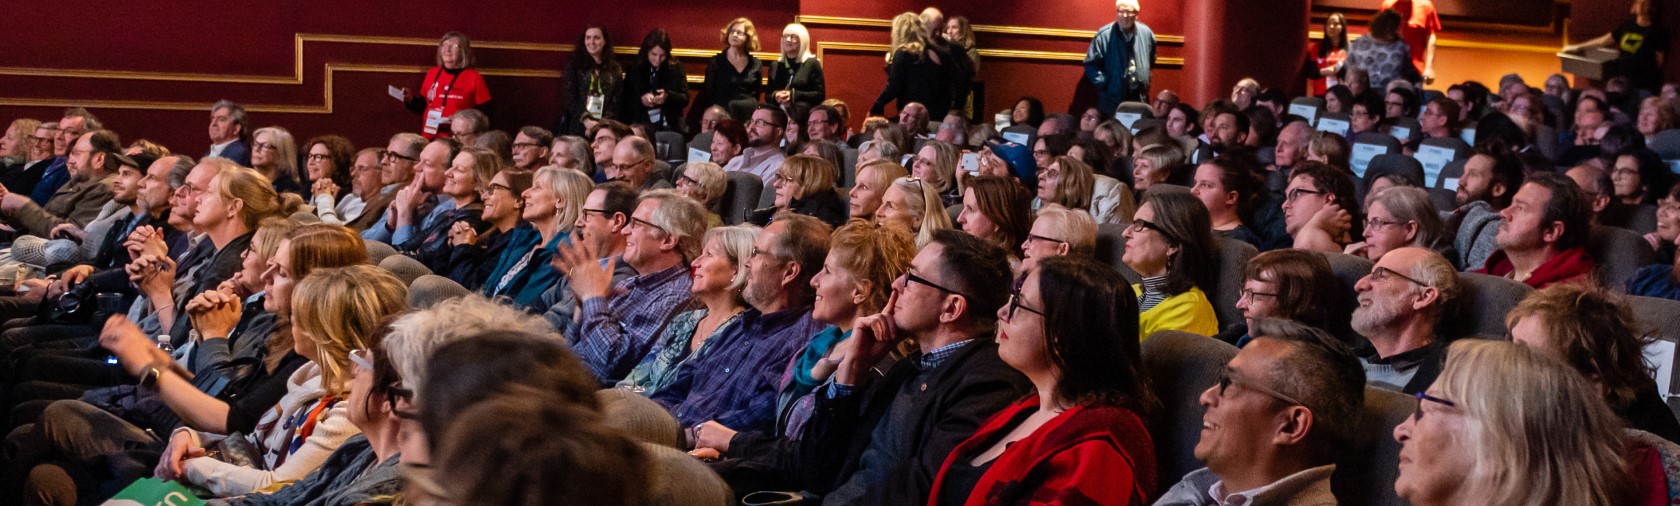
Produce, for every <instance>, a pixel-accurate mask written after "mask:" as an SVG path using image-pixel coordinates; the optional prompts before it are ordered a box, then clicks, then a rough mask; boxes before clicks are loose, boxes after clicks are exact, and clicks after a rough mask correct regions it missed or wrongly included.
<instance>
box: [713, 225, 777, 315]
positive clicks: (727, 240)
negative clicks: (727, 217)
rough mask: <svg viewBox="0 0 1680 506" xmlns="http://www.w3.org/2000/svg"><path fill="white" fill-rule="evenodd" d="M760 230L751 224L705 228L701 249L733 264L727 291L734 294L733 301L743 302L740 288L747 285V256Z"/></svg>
mask: <svg viewBox="0 0 1680 506" xmlns="http://www.w3.org/2000/svg"><path fill="white" fill-rule="evenodd" d="M761 230H763V229H760V228H758V227H755V226H752V225H733V226H728V227H717V228H714V229H711V230H707V231H706V238H705V240H704V241H702V244H704V245H705V247H704V248H702V249H703V250H706V251H711V252H713V253H715V254H718V255H722V256H723V258H725V259H727V260H729V263H732V264H735V277H733V278H730V279H729V291H730V292H731V293H733V294H734V296H735V302H745V300H743V299H741V290H742V289H744V288H746V287H747V258H750V257H752V250H753V240H755V239H757V238H758V233H759V232H760V231H761Z"/></svg>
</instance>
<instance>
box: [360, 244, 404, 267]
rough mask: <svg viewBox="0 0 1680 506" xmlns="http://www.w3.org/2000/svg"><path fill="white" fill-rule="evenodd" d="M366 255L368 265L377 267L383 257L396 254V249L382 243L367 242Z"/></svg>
mask: <svg viewBox="0 0 1680 506" xmlns="http://www.w3.org/2000/svg"><path fill="white" fill-rule="evenodd" d="M367 254H368V263H369V264H373V265H379V262H381V261H384V260H385V257H388V256H391V255H395V254H397V249H396V248H393V247H391V245H390V244H386V243H383V242H379V241H367Z"/></svg>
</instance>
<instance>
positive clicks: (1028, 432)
mask: <svg viewBox="0 0 1680 506" xmlns="http://www.w3.org/2000/svg"><path fill="white" fill-rule="evenodd" d="M1052 291H1054V292H1055V293H1056V295H1055V296H1054V297H1051V296H1049V295H1050V292H1052ZM1136 304H1137V299H1136V297H1135V296H1134V295H1133V294H1131V293H1130V292H1129V291H1128V290H1126V286H1125V278H1122V277H1120V274H1119V273H1118V272H1115V271H1114V269H1111V268H1109V267H1108V266H1105V265H1102V264H1100V263H1097V262H1096V261H1093V260H1090V259H1082V258H1054V259H1049V260H1046V261H1044V262H1042V263H1040V264H1038V266H1037V267H1035V268H1034V269H1032V270H1031V271H1028V272H1027V274H1026V276H1024V277H1022V278H1021V281H1019V282H1017V283H1016V287H1015V288H1014V289H1013V290H1012V291H1011V292H1010V295H1009V303H1008V304H1006V305H1004V307H1003V308H1000V309H998V315H997V318H998V327H999V328H998V341H999V343H998V356H999V358H1001V359H1002V360H1003V362H1004V363H1005V364H1008V365H1009V366H1010V367H1011V368H1013V369H1015V370H1016V371H1019V372H1020V373H1021V374H1022V375H1024V376H1026V377H1027V379H1028V380H1029V381H1031V382H1032V385H1033V390H1034V392H1033V394H1031V395H1028V396H1027V397H1025V398H1023V399H1020V400H1018V401H1017V402H1015V403H1014V404H1013V405H1010V406H1008V407H1006V408H1004V409H1003V410H1001V411H999V412H998V413H997V414H994V415H992V416H991V417H990V418H988V419H987V420H986V422H985V423H983V424H981V425H980V428H979V430H978V431H976V432H975V433H974V435H973V436H970V437H969V438H968V439H967V440H966V441H964V442H962V443H961V444H958V445H957V447H956V448H955V449H953V450H951V453H950V456H949V457H947V458H946V459H945V463H944V465H943V466H942V467H941V468H940V469H939V473H938V475H937V476H936V478H935V480H934V482H933V489H932V493H931V494H930V500H929V503H930V504H968V503H969V502H972V501H973V500H975V499H982V500H984V501H1003V502H1013V501H1025V500H1029V498H1030V500H1031V501H1048V502H1056V501H1060V500H1082V501H1093V502H1097V503H1101V504H1136V505H1142V504H1144V498H1145V497H1147V496H1148V495H1149V493H1148V492H1147V491H1149V490H1152V489H1153V488H1154V487H1155V470H1154V467H1155V466H1154V462H1155V445H1154V443H1153V442H1151V441H1150V439H1149V437H1148V430H1147V429H1146V427H1147V422H1146V421H1145V418H1144V416H1145V414H1146V413H1149V412H1150V410H1151V409H1152V408H1153V407H1154V404H1155V400H1154V399H1153V397H1152V396H1151V395H1150V393H1149V389H1148V385H1146V384H1145V382H1144V375H1143V371H1142V368H1143V367H1142V363H1141V359H1140V357H1139V352H1138V348H1139V346H1138V335H1137V327H1136V325H1137V323H1136V320H1135V319H1133V318H1132V313H1133V312H1134V311H1135V309H1134V306H1135V305H1136ZM1350 361H1351V360H1350ZM1327 453H1328V452H1327ZM1326 475H1328V473H1326ZM1326 488H1327V487H1326Z"/></svg>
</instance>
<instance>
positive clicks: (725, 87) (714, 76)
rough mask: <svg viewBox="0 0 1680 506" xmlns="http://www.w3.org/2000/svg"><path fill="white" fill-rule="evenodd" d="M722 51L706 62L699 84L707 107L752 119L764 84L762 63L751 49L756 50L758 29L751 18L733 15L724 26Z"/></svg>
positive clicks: (735, 116) (731, 115)
mask: <svg viewBox="0 0 1680 506" xmlns="http://www.w3.org/2000/svg"><path fill="white" fill-rule="evenodd" d="M722 35H723V51H719V52H718V54H717V55H716V56H713V57H712V61H711V62H709V63H707V64H706V81H705V84H702V85H701V86H702V88H701V90H702V91H703V93H702V95H704V96H705V97H706V98H705V101H704V102H700V103H703V104H706V105H708V106H718V107H723V108H725V109H727V110H728V111H729V116H730V117H733V118H751V117H752V111H753V109H754V108H756V107H758V95H759V93H760V90H761V89H762V88H763V87H764V81H763V79H764V78H763V74H764V63H763V62H761V61H759V59H758V57H756V56H753V54H752V52H753V51H757V50H758V49H759V45H758V29H757V28H754V27H753V22H752V20H751V19H747V18H735V19H731V20H729V24H726V25H723V30H722Z"/></svg>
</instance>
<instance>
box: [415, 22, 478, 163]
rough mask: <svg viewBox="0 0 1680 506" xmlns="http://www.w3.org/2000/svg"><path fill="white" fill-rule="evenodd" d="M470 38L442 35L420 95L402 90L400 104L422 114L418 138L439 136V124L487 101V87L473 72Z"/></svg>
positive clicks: (422, 83)
mask: <svg viewBox="0 0 1680 506" xmlns="http://www.w3.org/2000/svg"><path fill="white" fill-rule="evenodd" d="M472 64H473V52H472V39H469V38H467V36H466V34H463V33H461V32H449V33H446V34H443V38H442V39H439V40H438V52H437V66H435V67H432V69H431V70H427V71H426V77H425V79H424V80H422V81H420V94H418V95H416V94H415V93H414V91H413V90H410V89H408V88H403V89H402V95H403V104H404V105H406V106H408V110H410V111H414V112H418V113H422V114H424V115H425V116H426V123H425V125H424V126H423V127H422V128H421V130H420V133H421V135H424V136H426V138H427V139H435V138H437V136H438V125H442V124H444V123H448V122H449V117H450V116H454V115H455V112H456V111H460V110H463V109H474V108H477V107H480V106H483V105H484V103H485V102H489V101H490V87H489V86H488V85H486V84H484V76H481V75H479V74H478V71H477V70H473V69H472Z"/></svg>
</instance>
